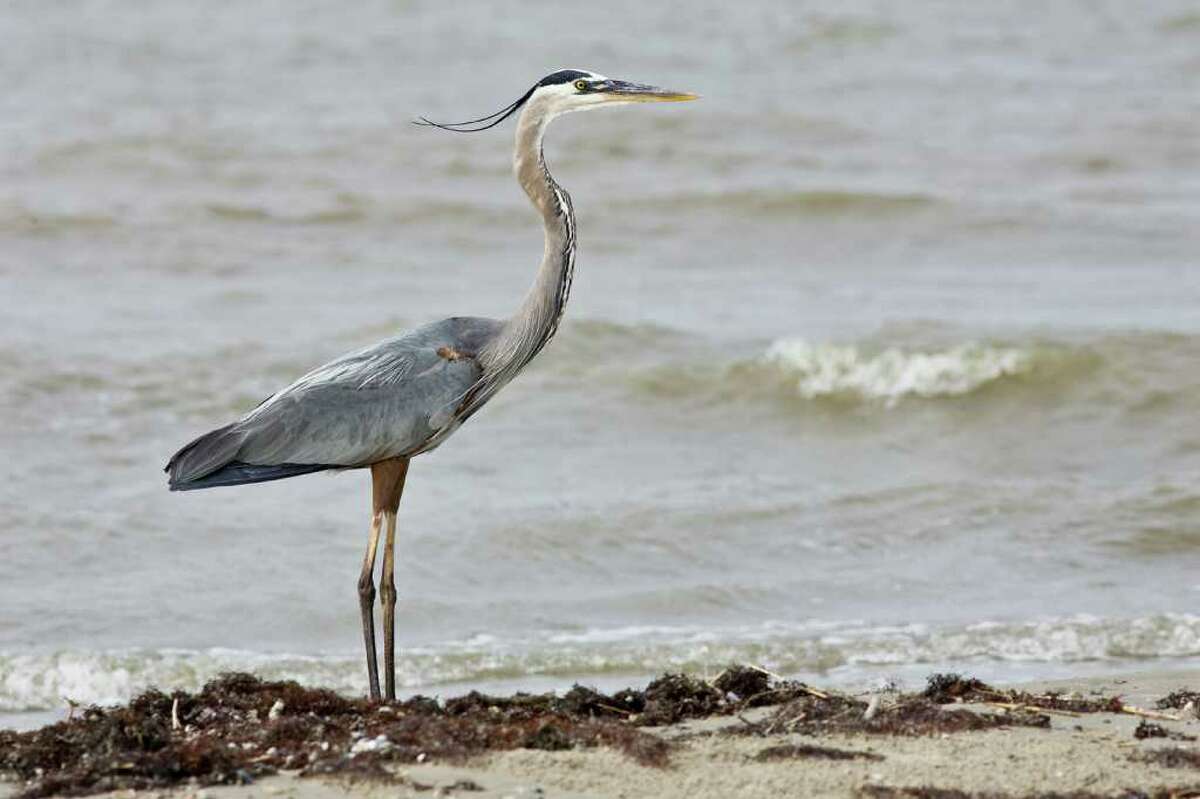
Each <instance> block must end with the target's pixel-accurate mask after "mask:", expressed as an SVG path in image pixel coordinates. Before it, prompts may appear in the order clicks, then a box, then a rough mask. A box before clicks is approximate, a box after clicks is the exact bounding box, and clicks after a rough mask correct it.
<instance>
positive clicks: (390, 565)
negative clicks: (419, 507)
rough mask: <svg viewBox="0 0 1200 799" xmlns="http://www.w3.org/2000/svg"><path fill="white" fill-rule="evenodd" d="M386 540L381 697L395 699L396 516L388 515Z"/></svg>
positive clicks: (382, 582) (381, 585)
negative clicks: (382, 684) (382, 682)
mask: <svg viewBox="0 0 1200 799" xmlns="http://www.w3.org/2000/svg"><path fill="white" fill-rule="evenodd" d="M386 516H387V538H386V539H384V543H383V576H382V577H381V578H380V580H379V599H380V601H381V602H382V603H383V679H384V689H383V695H384V697H385V698H387V699H395V698H396V577H395V575H396V557H395V554H396V553H395V546H396V514H394V513H388V514H386Z"/></svg>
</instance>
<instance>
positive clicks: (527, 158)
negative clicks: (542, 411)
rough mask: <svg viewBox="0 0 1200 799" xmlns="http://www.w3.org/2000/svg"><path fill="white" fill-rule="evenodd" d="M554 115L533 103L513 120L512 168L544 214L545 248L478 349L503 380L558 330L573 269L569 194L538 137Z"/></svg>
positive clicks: (487, 366) (490, 369) (572, 218)
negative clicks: (512, 309) (513, 304)
mask: <svg viewBox="0 0 1200 799" xmlns="http://www.w3.org/2000/svg"><path fill="white" fill-rule="evenodd" d="M554 116H555V114H553V113H552V112H551V111H550V110H549V108H548V106H547V104H545V103H541V102H536V101H534V102H531V103H529V104H528V105H527V106H526V107H525V109H524V110H523V111H522V112H521V116H520V118H519V119H518V120H517V134H516V149H515V152H514V154H513V171H514V172H515V173H516V176H517V182H518V183H520V184H521V188H522V189H524V190H525V193H526V194H527V195H529V200H530V202H531V203H533V206H534V208H536V209H537V211H538V213H540V214H541V215H542V224H543V227H544V230H545V249H544V250H543V252H542V265H541V266H540V267H539V268H538V272H537V277H535V278H534V281H533V285H532V286H531V287H530V289H529V293H528V294H527V295H526V296H525V300H524V301H523V302H522V303H521V307H520V308H519V309H518V310H517V312H516V314H514V315H513V316H512V318H510V319H509V320H508V321H507V322H506V323H505V325H504V327H503V329H502V330H501V331H500V333H499V335H497V336H496V338H495V339H493V340H492V341H491V342H489V344H488V345H487V346H486V347H485V348H484V349H483V351H482V352H480V353H479V361H480V365H481V366H483V369H484V371H485V373H489V372H490V373H493V374H495V375H497V377H499V380H500V381H501V382H506V381H507V380H510V379H512V377H514V376H516V374H517V372H519V371H520V370H521V369H522V368H523V367H524V366H525V364H527V363H529V361H530V360H531V359H532V358H533V357H534V356H535V355H537V354H538V352H539V351H540V350H541V349H542V347H544V346H545V345H546V342H547V341H549V340H550V338H551V337H552V336H553V335H554V333H555V331H556V330H557V329H558V322H559V319H561V318H562V314H563V311H564V309H565V308H566V305H567V296H568V294H569V293H570V290H571V277H572V274H573V273H574V270H575V211H574V209H573V208H572V207H571V198H570V196H569V195H568V194H567V192H566V190H565V189H563V188H562V187H561V186H559V185H558V183H556V182H555V180H554V178H553V176H551V174H550V171H549V170H548V169H547V168H546V162H545V160H544V158H543V157H542V136H543V134H544V133H545V130H546V125H547V124H548V123H549V122H550V120H551V119H553V118H554Z"/></svg>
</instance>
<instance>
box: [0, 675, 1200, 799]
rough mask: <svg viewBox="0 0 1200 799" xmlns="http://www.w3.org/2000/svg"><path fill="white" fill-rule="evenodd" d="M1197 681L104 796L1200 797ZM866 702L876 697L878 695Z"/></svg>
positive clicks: (739, 715)
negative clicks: (655, 743) (641, 753)
mask: <svg viewBox="0 0 1200 799" xmlns="http://www.w3.org/2000/svg"><path fill="white" fill-rule="evenodd" d="M1198 684H1200V671H1181V672H1162V671H1159V672H1143V673H1134V674H1129V675H1126V676H1123V677H1115V678H1106V679H1085V680H1071V681H1066V682H1057V683H1041V684H1025V685H1020V686H1017V687H1015V688H1016V690H1019V691H1022V692H1025V693H1026V694H1028V695H1031V696H1043V697H1044V696H1058V697H1060V698H1064V699H1068V700H1069V701H1106V702H1111V701H1112V700H1113V698H1114V697H1119V703H1120V705H1122V706H1123V707H1124V708H1125V710H1124V711H1122V712H1083V713H1074V712H1069V711H1061V710H1045V709H1040V710H1039V711H1038V712H1036V713H1034V712H1029V711H1024V710H1013V711H1012V713H1013V715H1012V717H1013V718H1014V719H1015V718H1017V717H1018V716H1019V717H1021V718H1027V717H1032V716H1038V715H1040V716H1041V717H1042V718H1043V719H1046V718H1048V725H1047V726H1024V725H1025V724H1026V722H1024V721H1022V722H1021V723H1020V724H1017V723H1015V722H1014V724H1013V725H1012V726H1007V725H1006V726H1000V727H997V728H995V729H988V730H982V731H955V732H941V733H938V732H936V731H933V732H930V733H928V734H881V733H880V732H879V731H876V732H875V733H863V732H846V733H839V732H835V731H831V732H824V731H821V730H817V729H814V728H805V727H804V725H803V724H801V725H800V726H798V727H797V726H796V725H794V724H793V725H792V726H793V728H794V729H797V730H798V731H797V732H787V731H779V730H771V729H770V726H771V725H770V724H769V723H767V722H769V720H770V719H772V718H776V719H778V718H779V714H781V713H783V712H784V710H782V709H781V708H786V707H787V706H780V705H772V706H763V707H752V708H748V709H745V710H743V711H739V712H736V713H734V714H732V715H716V716H712V717H708V718H700V719H694V720H687V721H683V722H680V723H676V724H670V725H664V726H658V727H642V728H640V729H641V730H642V731H644V732H646V733H648V734H649V735H651V736H654V737H655V738H658V739H662V740H665V741H667V742H669V749H668V752H669V754H668V756H667V759H666V761H665V763H664V764H662V765H642V764H639V763H638V762H636V761H635V760H634V759H632V758H631V757H630V756H629V755H628V754H626V753H622V752H619V751H616V750H614V749H612V748H608V747H605V746H599V747H594V748H593V747H588V748H580V747H574V748H566V749H563V750H562V751H544V750H534V749H525V748H519V749H514V750H511V751H502V752H497V753H492V754H487V755H484V756H480V757H471V758H468V759H466V760H465V761H460V760H458V759H455V758H452V759H451V761H452V762H430V759H428V758H425V757H423V756H420V755H418V756H417V757H415V758H412V759H411V760H412V761H413V762H404V761H403V760H394V759H393V760H388V761H386V776H381V774H382V772H380V773H378V774H376V776H374V777H370V778H364V777H362V776H358V775H355V774H354V773H353V772H346V773H343V774H341V775H336V774H335V775H334V776H330V777H301V776H299V775H298V771H297V770H290V771H288V770H284V771H281V772H280V773H278V774H275V775H270V776H264V777H262V778H260V779H255V780H254V781H253V782H252V783H251V784H246V785H238V786H228V785H211V786H201V785H198V784H195V783H192V784H183V785H180V786H178V787H175V788H173V789H157V790H148V791H131V790H124V791H116V792H110V793H107V794H103V795H106V796H146V795H155V796H157V795H168V796H179V797H183V796H197V797H200V796H204V797H210V798H211V799H240V797H251V796H279V797H295V798H296V799H317V798H319V797H325V796H342V795H352V796H361V797H373V796H470V797H480V798H481V799H483V798H485V797H526V796H527V797H535V796H547V797H550V796H553V797H574V798H581V797H633V796H636V797H642V796H650V797H698V796H704V797H707V796H718V797H732V796H737V797H775V796H831V797H842V796H846V797H854V796H860V797H901V796H903V797H983V796H986V797H1000V796H1005V797H1007V796H1012V797H1025V796H1051V795H1053V796H1080V797H1083V796H1103V797H1109V796H1113V797H1116V796H1143V795H1145V796H1196V795H1200V747H1197V745H1196V744H1195V743H1194V740H1195V737H1196V736H1198V735H1200V721H1198V720H1197V717H1196V715H1195V712H1194V710H1192V709H1190V708H1182V707H1181V708H1163V707H1162V706H1161V704H1160V700H1162V699H1163V698H1164V697H1166V696H1167V695H1168V694H1170V693H1171V692H1173V691H1179V690H1181V689H1189V688H1190V687H1192V686H1196V685H1198ZM815 690H816V691H817V692H819V689H815ZM616 696H619V695H616ZM912 696H914V695H909V696H908V697H904V696H898V695H892V696H889V695H887V694H880V697H879V702H878V704H879V707H878V708H877V711H876V712H878V713H884V712H885V710H886V708H887V707H888V706H889V705H895V704H896V703H901V704H902V703H903V702H905V701H910V700H911V698H912ZM967 699H968V700H969V701H966V702H948V703H945V704H942V705H940V707H941V708H943V709H944V711H945V712H948V713H957V712H959V711H963V710H967V711H974V712H976V713H979V714H982V715H984V716H987V717H989V718H991V717H996V716H1004V714H1005V713H1007V712H1008V710H1006V709H1005V708H1003V707H1002V706H1001V705H1002V704H1003V703H999V704H998V703H996V702H982V701H978V698H977V697H976V698H974V699H973V698H972V697H967ZM864 700H866V701H868V702H869V701H870V697H864ZM813 701H817V700H816V699H813ZM1038 701H1041V700H1038ZM1010 704H1011V703H1010ZM814 707H816V706H815V705H814ZM1156 708H1157V709H1156ZM1142 711H1144V713H1143V712H1142ZM1169 717H1174V718H1176V719H1178V720H1171V719H1170V718H1169ZM268 723H272V722H268ZM274 723H279V722H278V721H276V722H274ZM1139 725H1143V726H1142V727H1141V730H1142V732H1141V733H1137V731H1138V729H1139ZM1145 725H1155V726H1145ZM776 726H778V725H776ZM931 729H932V728H931ZM1139 735H1141V736H1144V737H1139ZM551 748H553V747H551ZM357 750H358V751H361V752H367V751H371V750H372V747H370V746H362V745H359V746H358V747H357ZM1163 752H1170V755H1169V756H1164V755H1163V754H1161V753H1163ZM351 760H352V761H353V760H354V758H351ZM417 760H421V761H424V762H415V761H417ZM347 775H349V776H347ZM21 790H22V786H21V785H20V784H19V783H16V782H7V783H3V788H0V796H3V797H5V799H7V797H11V796H17V795H19V793H20V791H21ZM1138 792H1140V793H1138Z"/></svg>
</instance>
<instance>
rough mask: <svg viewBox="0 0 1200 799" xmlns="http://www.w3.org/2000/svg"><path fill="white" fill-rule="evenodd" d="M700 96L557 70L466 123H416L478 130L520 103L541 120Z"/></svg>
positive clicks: (497, 121) (584, 72)
mask: <svg viewBox="0 0 1200 799" xmlns="http://www.w3.org/2000/svg"><path fill="white" fill-rule="evenodd" d="M698 97H699V95H697V94H692V93H690V92H677V91H672V90H670V89H661V88H659V87H657V86H648V85H646V84H644V83H632V82H630V81H626V80H617V79H615V78H607V77H605V76H604V75H599V74H597V73H595V72H589V71H588V70H586V69H560V70H558V71H557V72H551V73H550V74H549V75H547V76H546V77H544V78H542V79H541V80H539V81H538V82H537V83H535V84H534V85H533V87H532V88H530V89H529V91H527V92H525V94H524V95H522V96H521V97H520V98H518V99H517V100H516V101H515V102H513V103H512V104H510V105H508V106H506V107H504V108H502V109H500V110H499V111H497V112H496V113H494V114H489V115H488V116H486V117H480V118H479V119H473V120H470V121H467V122H454V123H445V124H443V123H438V122H431V121H430V120H428V119H426V118H425V117H421V118H420V119H419V120H418V121H417V123H416V124H418V125H430V126H433V127H435V128H442V129H443V130H452V131H454V132H456V133H477V132H479V131H481V130H487V129H488V128H491V127H495V126H496V125H499V124H500V123H501V122H503V121H504V120H505V119H507V118H508V117H509V116H511V115H512V114H514V113H516V111H517V110H518V109H519V108H521V107H522V106H528V107H529V108H531V109H537V110H538V111H539V112H541V114H542V116H543V118H544V119H546V120H549V119H553V118H554V117H556V116H560V115H562V114H568V113H570V112H572V111H587V110H589V109H592V108H599V107H601V106H606V105H624V104H627V103H678V102H683V101H685V100H695V99H697V98H698Z"/></svg>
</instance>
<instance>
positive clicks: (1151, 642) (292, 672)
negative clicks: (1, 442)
mask: <svg viewBox="0 0 1200 799" xmlns="http://www.w3.org/2000/svg"><path fill="white" fill-rule="evenodd" d="M1197 656H1200V616H1194V615H1188V614H1160V615H1154V616H1145V617H1138V618H1131V619H1105V618H1097V617H1094V616H1071V617H1066V618H1053V619H1041V620H1034V621H1028V622H1016V623H1014V622H984V623H978V624H971V625H965V626H956V627H945V628H929V627H927V626H925V625H921V624H913V625H901V626H895V625H890V626H877V625H869V624H866V623H863V622H854V621H850V622H841V623H833V622H828V621H805V622H785V621H769V622H765V623H763V624H759V625H755V626H752V627H738V628H710V627H701V626H680V627H667V626H655V627H624V628H616V629H607V630H594V631H588V632H583V633H580V634H578V635H570V636H564V635H563V634H561V633H550V632H547V633H545V634H542V635H537V636H533V637H530V638H521V639H511V640H503V639H492V638H491V637H490V636H488V637H480V638H478V639H475V640H468V641H456V642H446V643H445V644H442V645H438V646H429V647H419V648H407V649H405V650H404V656H403V657H402V658H400V661H399V663H398V664H397V665H398V666H399V669H400V671H399V674H398V675H397V677H398V683H399V684H400V686H401V687H402V688H405V689H408V690H414V689H421V690H422V691H426V692H433V693H438V690H437V686H444V685H448V684H450V683H477V684H478V683H488V682H495V681H509V682H518V683H519V682H520V681H521V680H530V679H535V678H545V677H552V678H555V679H557V680H560V681H562V682H563V683H564V684H566V683H568V682H570V681H572V680H576V679H579V680H584V681H587V680H588V679H590V678H593V677H595V676H597V675H603V674H608V675H613V674H627V675H651V674H655V673H659V672H661V671H662V670H664V669H670V670H687V671H697V672H705V671H715V670H719V669H720V668H722V667H723V666H725V665H727V664H728V663H731V662H755V663H761V664H763V665H765V666H767V667H769V668H771V669H773V670H775V671H778V672H780V673H785V674H814V673H825V674H829V673H830V672H836V673H839V674H842V675H843V678H844V679H850V677H851V676H852V675H855V674H857V675H859V676H861V675H862V674H864V673H866V672H869V671H870V670H872V669H876V670H877V669H878V668H879V667H886V668H889V669H892V668H896V669H905V668H907V669H908V670H909V671H912V670H913V669H916V670H917V671H922V672H924V671H933V670H937V669H940V668H954V667H959V668H963V667H965V666H966V665H968V664H983V663H988V662H993V663H995V662H1004V663H1042V664H1055V663H1059V664H1061V663H1082V662H1089V663H1091V664H1093V665H1096V664H1104V663H1108V664H1111V668H1113V669H1116V668H1120V667H1122V664H1127V663H1128V661H1130V660H1134V659H1136V660H1138V661H1139V663H1140V664H1141V667H1144V666H1145V662H1146V661H1147V660H1150V659H1178V658H1187V657H1197ZM1124 667H1128V666H1127V665H1126V666H1124ZM233 670H236V671H250V672H253V673H256V674H259V675H260V676H262V677H264V678H267V679H295V680H297V681H299V682H302V683H306V684H309V685H320V686H324V687H329V688H332V689H334V690H337V691H341V692H345V693H362V692H363V691H365V689H366V678H365V674H364V673H363V672H364V670H363V667H362V661H361V660H360V658H359V657H358V656H357V655H356V654H355V655H349V654H347V655H338V656H323V657H316V656H300V655H280V654H264V653H256V652H246V651H238V650H225V649H219V650H218V649H213V650H203V651H199V650H155V651H148V650H126V651H117V652H79V651H73V652H57V653H50V654H41V655H29V654H19V655H18V654H13V655H0V712H10V713H11V712H19V711H34V710H46V709H53V708H61V707H62V706H63V703H64V700H65V699H67V698H69V699H71V700H73V701H76V702H83V703H95V704H111V703H114V702H119V701H123V700H126V699H128V698H129V697H131V696H133V695H135V694H136V693H137V692H139V691H141V690H143V689H145V688H147V687H150V686H157V687H160V688H163V689H167V690H170V689H176V688H180V689H185V690H192V691H194V690H197V689H198V688H200V687H201V686H202V685H203V684H204V683H205V682H206V681H207V680H209V679H212V678H213V677H215V676H216V675H218V674H220V673H221V672H224V671H233ZM449 690H451V691H457V690H461V689H460V688H453V689H449Z"/></svg>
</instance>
